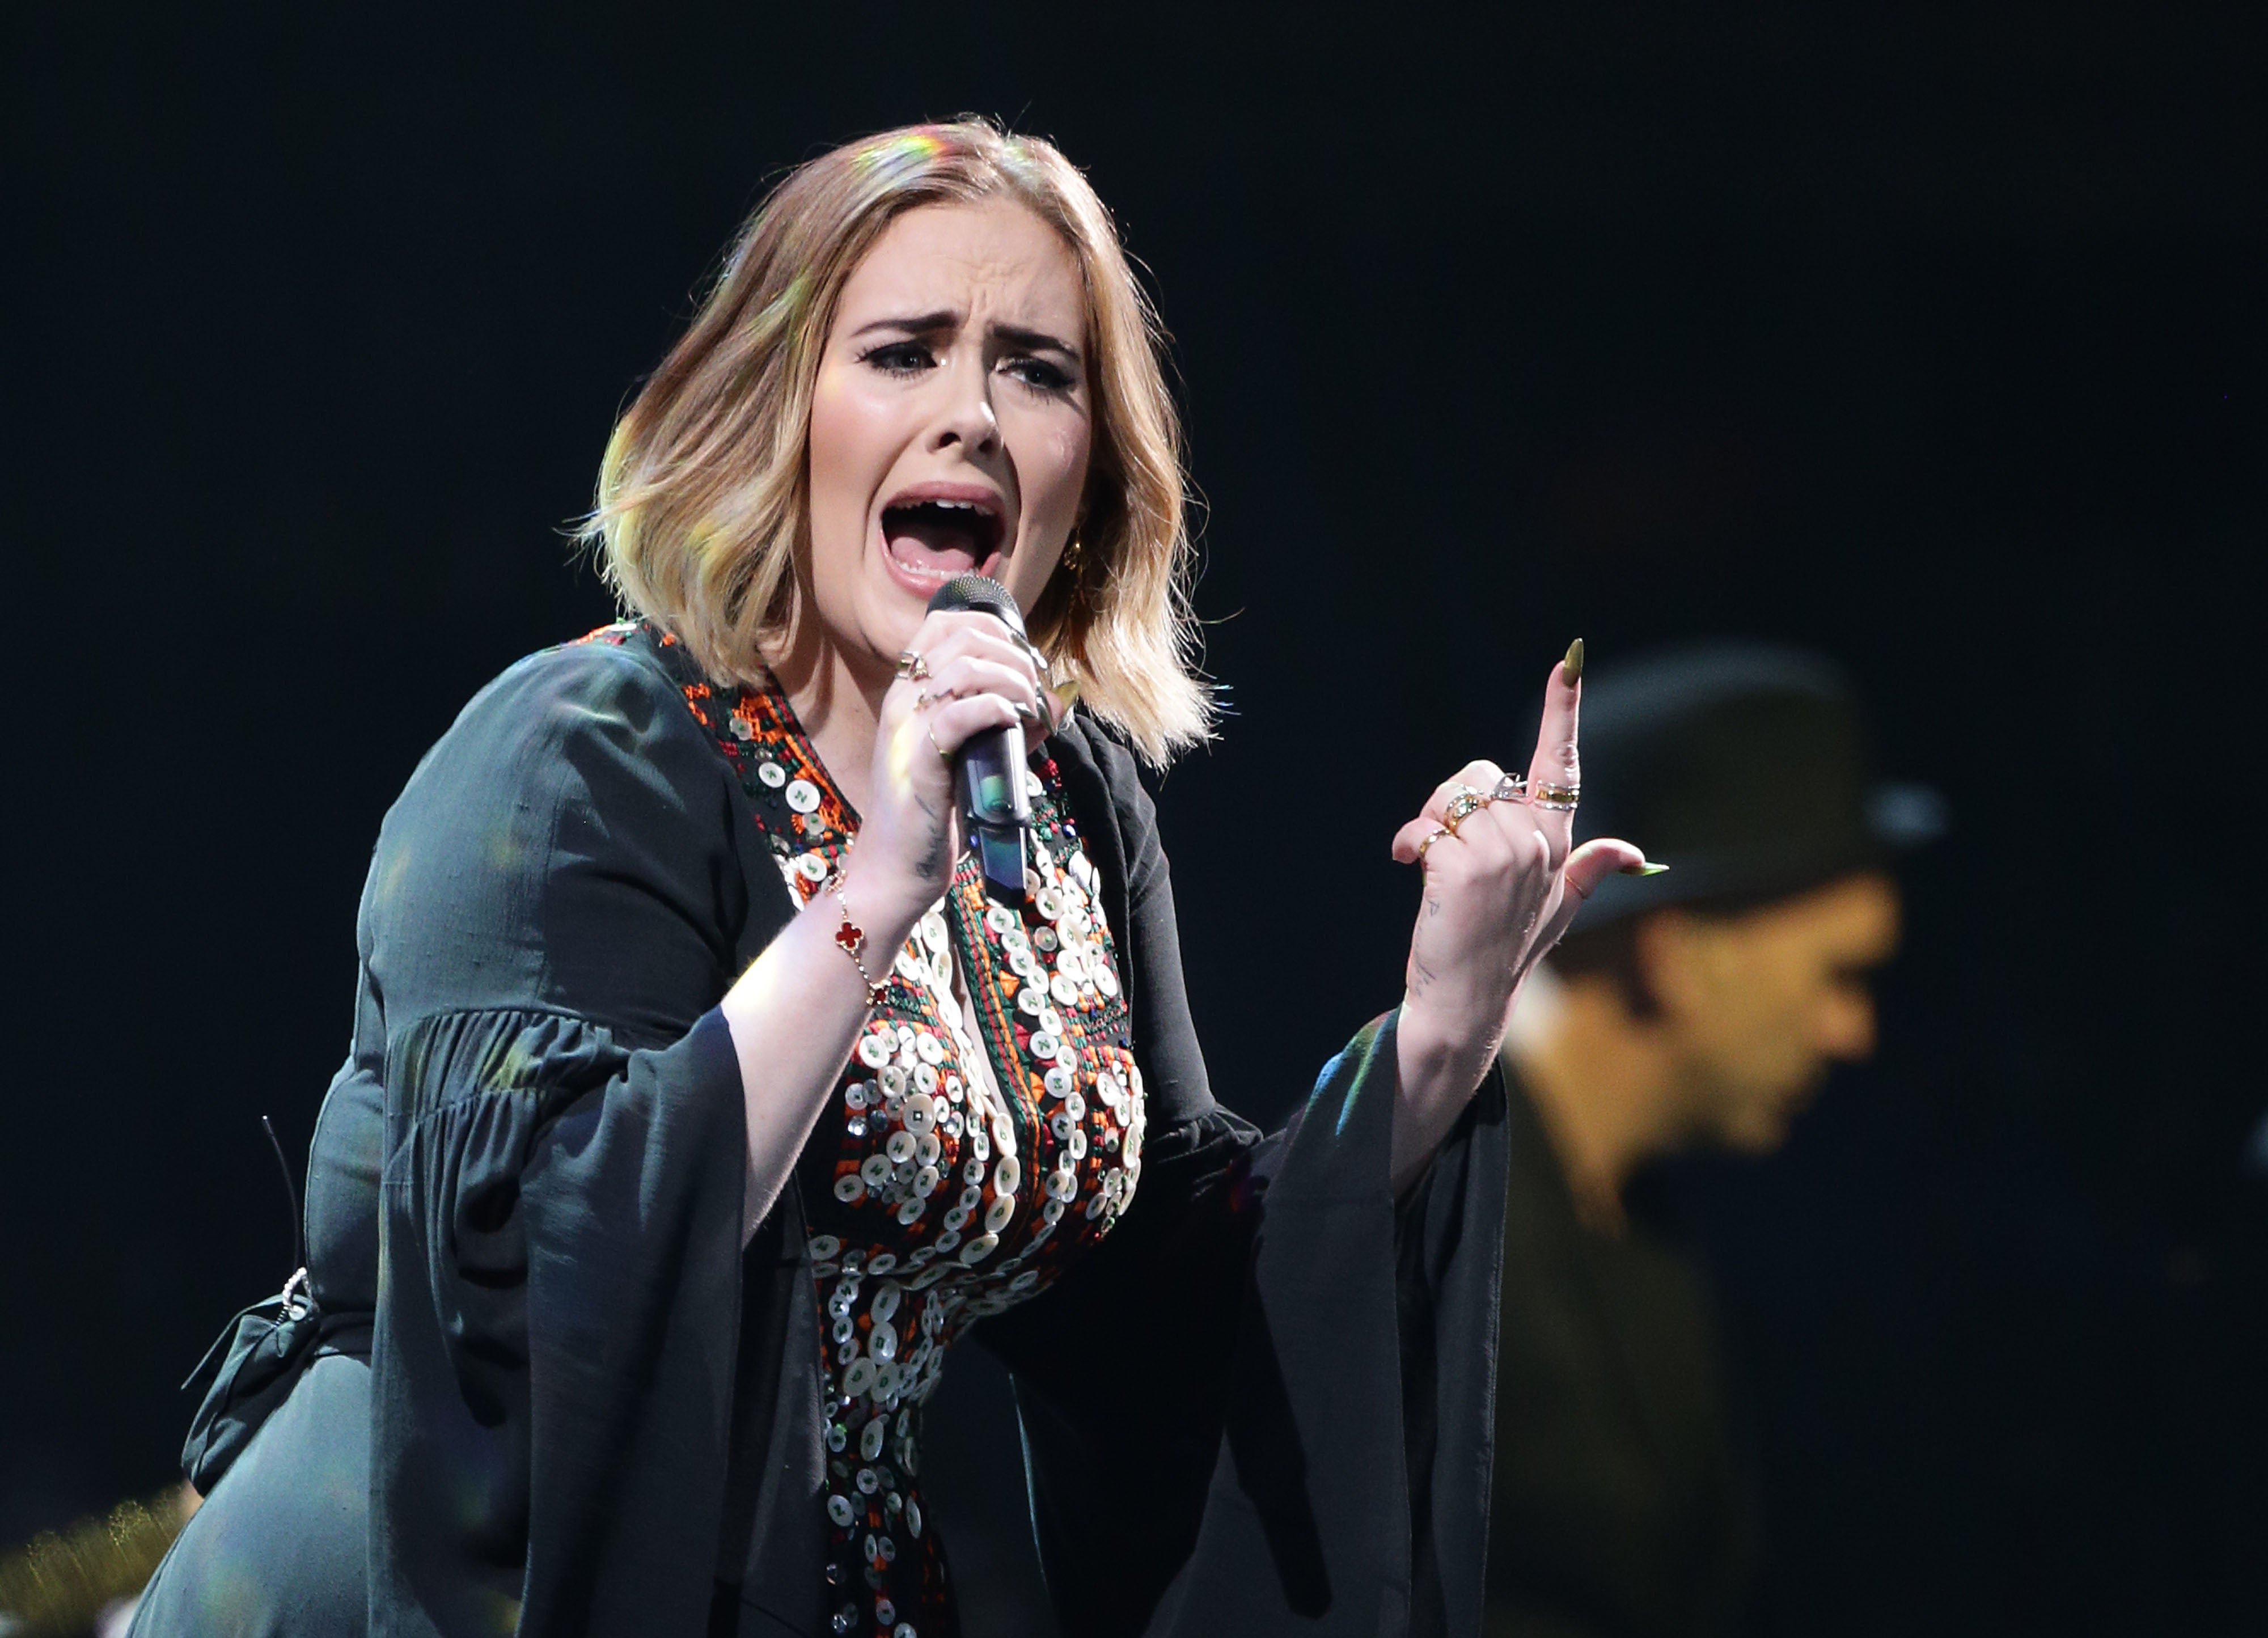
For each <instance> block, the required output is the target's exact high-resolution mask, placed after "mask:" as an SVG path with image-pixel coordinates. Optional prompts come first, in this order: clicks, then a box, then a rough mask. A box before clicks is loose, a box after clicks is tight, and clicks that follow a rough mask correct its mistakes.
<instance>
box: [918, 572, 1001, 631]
mask: <svg viewBox="0 0 2268 1638" xmlns="http://www.w3.org/2000/svg"><path fill="white" fill-rule="evenodd" d="M929 608H930V613H932V614H934V613H938V612H939V611H940V610H945V611H952V610H957V609H975V610H976V611H977V612H978V613H985V614H990V615H993V616H994V617H995V618H997V619H998V620H1000V621H1004V622H1005V624H1007V625H1008V626H1010V627H1011V628H1013V629H1014V631H1015V632H1016V634H1017V635H1019V636H1021V635H1023V631H1024V612H1023V610H1021V609H1020V608H1018V607H1017V606H1016V599H1014V598H1013V597H1011V596H1009V595H1008V588H1007V587H1005V586H1004V585H1002V584H1000V583H999V582H998V581H997V580H995V579H992V578H991V577H990V576H987V575H955V576H954V577H953V578H952V579H950V580H948V581H946V583H945V584H943V585H941V586H939V588H938V589H937V594H936V595H935V596H934V597H932V598H931V599H930V600H929Z"/></svg>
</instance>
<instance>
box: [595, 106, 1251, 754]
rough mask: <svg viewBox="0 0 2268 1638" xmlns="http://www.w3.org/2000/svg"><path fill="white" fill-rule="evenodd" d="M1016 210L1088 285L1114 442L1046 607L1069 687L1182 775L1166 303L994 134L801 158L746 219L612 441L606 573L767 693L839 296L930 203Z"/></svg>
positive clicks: (620, 591)
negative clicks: (886, 238)
mask: <svg viewBox="0 0 2268 1638" xmlns="http://www.w3.org/2000/svg"><path fill="white" fill-rule="evenodd" d="M1000 198H1007V199H1013V200H1014V201H1016V202H1018V203H1020V204H1022V205H1023V206H1025V207H1026V208H1027V209H1029V210H1031V211H1032V212H1033V214H1034V215H1035V216H1037V217H1039V218H1040V219H1041V220H1042V221H1043V222H1046V223H1048V224H1050V225H1051V226H1053V227H1054V228H1055V230H1056V231H1057V232H1059V233H1061V234H1062V235H1063V237H1064V240H1065V241H1066V242H1067V243H1068V244H1069V245H1070V246H1071V249H1072V251H1073V252H1074V253H1076V255H1077V256H1078V259H1079V273H1080V275H1081V277H1082V279H1083V280H1084V281H1085V284H1086V305H1087V314H1088V318H1087V325H1088V329H1087V338H1086V339H1087V347H1086V351H1087V355H1088V356H1089V358H1090V359H1091V360H1092V361H1093V364H1092V371H1091V380H1092V383H1093V393H1094V433H1095V436H1094V452H1093V454H1092V456H1091V457H1090V459H1089V461H1088V467H1087V480H1086V496H1084V498H1083V501H1082V504H1081V510H1080V520H1079V525H1077V527H1076V529H1075V530H1074V532H1073V534H1072V537H1071V540H1072V547H1071V549H1067V550H1066V552H1065V554H1064V562H1063V563H1062V564H1061V565H1060V566H1059V567H1058V568H1057V570H1056V572H1055V575H1054V577H1052V578H1051V579H1050V580H1049V583H1048V585H1047V588H1046V590H1045V591H1043V592H1042V594H1041V596H1040V598H1039V600H1038V602H1037V603H1036V604H1035V606H1033V607H1032V608H1031V609H1029V610H1027V625H1028V627H1029V630H1030V635H1031V637H1032V640H1033V642H1034V643H1036V644H1037V645H1038V646H1039V648H1040V649H1041V650H1042V651H1043V652H1044V653H1046V655H1047V656H1048V657H1049V661H1050V663H1051V664H1052V665H1054V666H1055V674H1056V677H1057V679H1058V681H1060V680H1062V679H1065V678H1068V679H1071V680H1072V681H1075V682H1076V683H1077V684H1078V685H1079V691H1080V695H1081V698H1082V700H1083V701H1084V702H1085V703H1086V707H1087V709H1090V710H1092V711H1093V712H1094V714H1095V716H1098V717H1101V719H1102V720H1103V721H1105V722H1107V723H1108V724H1111V725H1112V726H1114V727H1116V729H1118V730H1119V731H1122V732H1123V733H1124V734H1125V736H1126V737H1127V738H1128V739H1129V740H1130V741H1131V743H1132V744H1133V746H1134V747H1135V748H1136V749H1137V750H1138V751H1139V752H1140V753H1142V755H1143V757H1144V758H1145V760H1148V761H1149V762H1151V763H1152V764H1153V765H1162V764H1163V763H1164V762H1165V761H1166V760H1167V759H1168V758H1169V757H1170V756H1171V755H1172V754H1173V753H1175V751H1177V750H1180V749H1182V748H1184V747H1186V746H1190V745H1194V744H1197V743H1199V742H1201V741H1203V740H1204V739H1206V738H1210V737H1211V727H1212V717H1213V703H1212V697H1211V691H1210V690H1209V689H1208V688H1206V687H1205V686H1204V684H1203V683H1201V682H1200V681H1199V680H1198V679H1197V676H1196V674H1195V665H1196V661H1197V649H1198V643H1197V621H1196V619H1195V616H1194V615H1193V614H1192V613H1191V611H1190V608H1189V575H1190V571H1191V563H1192V559H1193V557H1194V551H1193V548H1192V547H1191V545H1190V542H1189V531H1188V523H1187V518H1186V510H1187V508H1186V500H1185V489H1184V481H1183V476H1182V431H1181V422H1180V417H1179V416H1178V415H1176V414H1175V408H1174V401H1173V398H1172V395H1171V394H1170V393H1168V392H1167V388H1166V379H1165V372H1164V370H1163V367H1162V353H1163V343H1164V334H1163V331H1162V329H1161V328H1160V325H1159V322H1158V317H1157V312H1156V310H1155V309H1154V308H1153V307H1152V305H1151V302H1150V298H1149V297H1148V295H1147V294H1146V293H1145V291H1144V290H1143V288H1142V286H1141V284H1140V283H1139V282H1138V280H1137V279H1136V278H1135V276H1134V272H1133V269H1132V268H1131V267H1130V266H1129V265H1128V262H1127V259H1126V253H1125V251H1124V250H1123V248H1122V246H1120V244H1119V242H1118V232H1117V229H1116V226H1115V225H1114V224H1112V222H1111V219H1110V214H1109V212H1108V210H1106V209H1104V208H1103V204H1102V202H1101V200H1100V199H1098V198H1097V197H1096V196H1095V193H1094V188H1093V187H1090V186H1088V184H1087V180H1086V178H1085V177H1084V176H1081V175H1080V174H1079V172H1078V170H1077V169H1075V168H1074V167H1073V166H1072V165H1071V162H1070V161H1069V160H1068V159H1066V158H1064V156H1063V155H1062V154H1061V153H1060V152H1059V151H1057V150H1056V148H1054V147H1053V146H1052V145H1051V144H1049V143H1045V142H1042V141H1040V140H1039V139H1037V138H1035V137H1029V136H1010V135H1009V134H1008V133H1007V132H1005V131H1004V130H1002V129H999V128H998V127H997V126H995V125H993V124H991V123H990V122H989V121H980V120H962V121H956V122H954V123H953V124H950V125H915V126H908V127H906V128H904V129H901V130H895V131H885V132H883V133H882V134H881V135H880V136H870V137H868V138H866V139H865V141H863V142H856V143H850V144H849V145H847V146H845V147H841V148H837V149H836V150H834V151H832V152H830V153H826V154H822V155H821V156H820V157H819V158H816V159H814V160H812V161H810V162H809V163H808V164H806V165H800V166H799V167H798V168H797V169H796V170H794V171H793V172H792V173H790V174H789V175H788V177H787V179H786V180H784V181H783V182H782V183H781V184H780V185H779V187H777V188H776V189H774V190H773V192H772V194H771V195H770V197H769V198H767V199H766V200H765V201H764V202H763V203H762V205H761V206H759V207H758V208H757V209H756V211H755V215H754V216H752V217H749V219H748V222H747V226H746V227H745V228H743V229H742V230H741V232H740V237H739V238H738V239H736V240H735V241H734V242H733V247H732V250H731V252H730V253H729V254H728V255H727V256H726V257H725V264H724V268H723V271H722V272H721V273H720V274H719V275H718V277H717V280H716V283H714V285H713V286H712V287H711V289H710V290H709V292H708V294H707V296H706V297H704V298H703V301H702V303H701V306H700V311H699V312H696V314H695V315H694V320H693V324H692V327H691V328H689V330H687V332H686V333H685V335H684V336H683V338H682V339H681V340H680V341H679V342H678V343H677V345H676V346H675V347H674V348H672V349H670V352H669V356H667V357H666V358H665V359H663V360H662V363H661V367H660V368H659V369H658V370H656V371H654V373H653V375H652V377H651V378H649V379H648V380H647V381H646V383H645V385H644V387H643V388H642V389H641V390H640V391H639V393H638V394H637V398H636V399H635V400H632V402H631V404H630V408H629V410H628V412H627V413H625V414H624V415H623V416H622V420H621V421H620V422H618V423H617V424H616V425H615V431H614V436H613V437H612V438H610V439H609V440H608V444H607V454H606V459H605V461H604V462H603V463H602V464H601V466H600V471H599V497H598V505H597V507H596V509H595V510H593V512H592V514H591V517H590V518H589V519H588V520H587V521H586V522H585V525H583V528H582V531H581V535H582V538H583V539H585V540H587V541H593V542H596V543H597V544H598V545H599V546H600V553H601V558H602V561H603V563H604V566H605V572H606V575H607V578H608V583H609V584H611V585H612V586H613V587H614V588H615V592H616V594H617V595H618V596H619V597H620V598H621V599H622V601H623V602H624V604H626V605H627V606H630V608H633V609H635V610H636V611H637V612H638V613H641V614H644V616H646V617H647V618H648V619H650V620H652V621H654V622H655V623H656V624H658V625H659V626H661V627H662V628H665V629H666V630H669V631H672V632H674V633H675V634H676V635H677V636H678V639H679V640H680V641H681V642H682V643H684V644H685V645H686V647H687V649H688V650H690V651H691V653H692V655H693V657H694V658H695V659H696V661H697V662H698V663H699V664H700V665H701V666H702V667H703V670H705V671H706V672H708V673H709V674H710V675H711V676H713V677H717V678H720V679H733V680H736V681H742V682H754V681H757V680H760V679H762V676H763V674H764V664H763V660H762V643H763V642H764V640H765V639H767V638H772V637H777V636H778V635H781V634H783V633H784V630H785V628H786V626H787V623H788V620H789V617H790V615H791V613H792V610H793V606H794V598H795V595H796V579H795V575H794V572H793V568H792V563H793V555H794V548H795V547H796V545H797V543H798V541H799V540H800V539H801V538H802V537H803V535H804V533H806V528H807V525H808V512H809V496H808V490H807V469H808V463H807V460H806V452H807V446H808V444H809V441H810V436H811V403H812V396H813V392H814V386H815V384H816V382H817V380H818V376H819V365H820V356H821V349H823V348H824V346H825V344H826V341H827V335H828V329H829V327H831V326H832V325H833V323H834V320H835V309H836V301H837V299H838V297H840V295H841V293H842V290H843V284H844V283H845V282H846V281H848V279H849V278H850V276H851V272H852V270H853V269H854V268H857V267H858V263H859V261H861V260H862V259H863V258H864V257H865V253H866V252H867V251H868V249H869V248H871V247H872V246H873V243H874V241H875V240H876V239H879V238H880V237H881V234H882V232H883V231H884V230H885V229H886V228H887V227H888V226H889V224H891V223H892V222H893V221H895V219H896V218H897V217H901V216H902V215H904V214H905V213H906V212H907V211H909V210H912V209H917V207H919V206H922V205H930V204H954V203H968V202H976V201H979V200H989V199H1000Z"/></svg>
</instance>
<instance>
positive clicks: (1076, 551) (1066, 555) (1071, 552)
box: [1063, 529, 1086, 574]
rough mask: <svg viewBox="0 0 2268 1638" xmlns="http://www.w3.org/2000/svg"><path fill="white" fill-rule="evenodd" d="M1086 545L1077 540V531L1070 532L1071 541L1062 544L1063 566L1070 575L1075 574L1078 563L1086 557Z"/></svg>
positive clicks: (1077, 569)
mask: <svg viewBox="0 0 2268 1638" xmlns="http://www.w3.org/2000/svg"><path fill="white" fill-rule="evenodd" d="M1085 555H1086V542H1085V541H1084V540H1080V539H1079V531H1078V530H1076V529H1074V530H1072V531H1071V539H1070V540H1067V541H1065V542H1064V550H1063V566H1064V568H1065V569H1070V570H1071V573H1073V574H1077V573H1078V572H1079V563H1080V562H1081V561H1082V559H1083V558H1084V557H1085Z"/></svg>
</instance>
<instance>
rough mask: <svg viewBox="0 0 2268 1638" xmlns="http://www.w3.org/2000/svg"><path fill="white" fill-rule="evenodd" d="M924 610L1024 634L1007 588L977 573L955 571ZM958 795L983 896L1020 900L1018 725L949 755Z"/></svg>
mask: <svg viewBox="0 0 2268 1638" xmlns="http://www.w3.org/2000/svg"><path fill="white" fill-rule="evenodd" d="M929 606H930V612H931V613H937V612H938V611H939V610H941V609H942V610H958V609H973V610H976V611H977V612H978V613H986V614H990V615H991V616H992V618H993V619H995V620H997V621H999V622H1000V623H1001V624H1002V625H1004V626H1005V627H1007V628H1008V629H1009V630H1011V631H1013V632H1014V633H1015V634H1016V635H1017V637H1018V638H1019V639H1020V638H1022V636H1023V635H1024V616H1023V614H1022V613H1021V612H1020V610H1019V609H1018V608H1017V607H1016V599H1014V598H1012V597H1010V596H1009V595H1008V588H1007V587H1005V586H1004V585H1002V584H1000V583H999V582H998V581H997V580H992V579H989V578H987V577H985V576H983V575H955V576H954V577H953V578H952V579H950V580H948V581H946V583H945V584H943V585H942V586H940V587H939V588H938V591H937V595H936V596H935V597H933V598H932V599H930V600H929ZM953 772H954V785H955V786H956V787H957V788H958V790H959V791H960V794H961V829H962V830H963V831H964V832H965V833H967V834H968V846H969V849H970V851H972V852H973V853H975V854H976V864H977V868H978V870H981V871H982V872H983V877H984V896H985V897H986V898H988V899H990V900H993V901H994V902H995V903H998V904H1017V905H1020V904H1021V903H1023V902H1024V837H1025V835H1026V834H1027V832H1028V831H1029V830H1030V829H1031V826H1032V798H1031V793H1030V792H1029V791H1028V790H1026V789H1025V786H1024V725H1023V724H1021V723H1011V724H1008V726H1006V727H1005V728H988V729H986V730H985V731H983V732H982V733H979V734H973V735H971V736H970V737H969V738H968V742H967V743H966V744H965V745H963V746H961V754H960V755H958V756H956V757H954V759H953Z"/></svg>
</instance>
